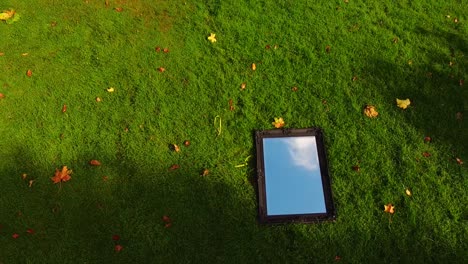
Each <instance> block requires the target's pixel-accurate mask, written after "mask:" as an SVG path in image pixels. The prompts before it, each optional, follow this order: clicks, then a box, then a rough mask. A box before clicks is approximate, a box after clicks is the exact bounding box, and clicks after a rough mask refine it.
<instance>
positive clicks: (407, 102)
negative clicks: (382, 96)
mask: <svg viewBox="0 0 468 264" xmlns="http://www.w3.org/2000/svg"><path fill="white" fill-rule="evenodd" d="M396 103H397V106H398V107H400V108H402V109H406V108H407V107H408V106H409V105H410V104H411V101H410V99H405V100H400V99H398V98H397V99H396Z"/></svg>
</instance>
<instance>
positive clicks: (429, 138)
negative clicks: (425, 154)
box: [424, 137, 432, 143]
mask: <svg viewBox="0 0 468 264" xmlns="http://www.w3.org/2000/svg"><path fill="white" fill-rule="evenodd" d="M431 140H432V139H431V137H424V143H429V142H431Z"/></svg>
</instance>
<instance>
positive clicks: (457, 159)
mask: <svg viewBox="0 0 468 264" xmlns="http://www.w3.org/2000/svg"><path fill="white" fill-rule="evenodd" d="M455 160H456V161H457V163H458V164H460V165H462V164H463V161H462V160H461V159H460V158H455Z"/></svg>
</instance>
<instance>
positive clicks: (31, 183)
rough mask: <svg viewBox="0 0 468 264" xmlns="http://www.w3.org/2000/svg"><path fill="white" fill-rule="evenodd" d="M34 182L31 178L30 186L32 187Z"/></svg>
mask: <svg viewBox="0 0 468 264" xmlns="http://www.w3.org/2000/svg"><path fill="white" fill-rule="evenodd" d="M33 183H34V180H29V188H31V187H32V185H33Z"/></svg>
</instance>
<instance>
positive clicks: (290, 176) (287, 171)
mask: <svg viewBox="0 0 468 264" xmlns="http://www.w3.org/2000/svg"><path fill="white" fill-rule="evenodd" d="M263 152H264V162H265V186H266V200H267V215H287V214H307V213H325V212H326V209H325V198H324V194H323V188H322V179H321V176H320V167H319V160H318V155H317V144H316V142H315V137H313V136H305V137H289V138H264V139H263Z"/></svg>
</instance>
